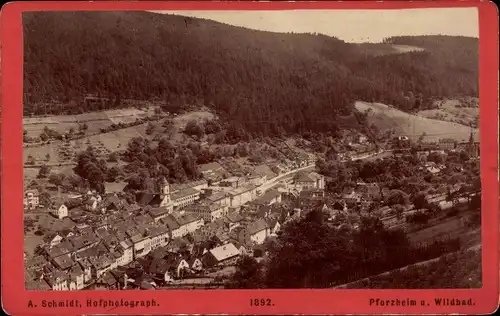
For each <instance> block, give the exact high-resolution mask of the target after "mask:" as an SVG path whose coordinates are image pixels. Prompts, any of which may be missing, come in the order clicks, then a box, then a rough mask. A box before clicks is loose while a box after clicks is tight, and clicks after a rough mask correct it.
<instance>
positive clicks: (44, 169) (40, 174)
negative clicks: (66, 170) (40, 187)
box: [37, 165, 50, 178]
mask: <svg viewBox="0 0 500 316" xmlns="http://www.w3.org/2000/svg"><path fill="white" fill-rule="evenodd" d="M49 173H50V167H48V166H47V165H42V166H41V167H40V170H39V171H38V176H37V177H38V178H47V177H48V175H49Z"/></svg>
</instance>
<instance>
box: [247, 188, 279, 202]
mask: <svg viewBox="0 0 500 316" xmlns="http://www.w3.org/2000/svg"><path fill="white" fill-rule="evenodd" d="M280 196H281V192H279V191H277V190H269V191H267V192H266V193H264V194H263V195H261V196H259V197H258V198H257V199H255V200H254V201H253V203H252V204H268V203H270V202H271V201H272V200H274V199H275V198H277V197H280Z"/></svg>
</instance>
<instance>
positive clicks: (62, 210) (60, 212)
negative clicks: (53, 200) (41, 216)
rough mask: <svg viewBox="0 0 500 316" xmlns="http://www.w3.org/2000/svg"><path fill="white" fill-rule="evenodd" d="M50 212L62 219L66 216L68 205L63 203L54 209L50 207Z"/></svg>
mask: <svg viewBox="0 0 500 316" xmlns="http://www.w3.org/2000/svg"><path fill="white" fill-rule="evenodd" d="M50 213H51V214H52V215H54V216H55V217H57V218H59V219H63V218H65V217H68V207H67V206H66V205H65V204H60V205H58V206H56V207H55V208H54V209H51V210H50Z"/></svg>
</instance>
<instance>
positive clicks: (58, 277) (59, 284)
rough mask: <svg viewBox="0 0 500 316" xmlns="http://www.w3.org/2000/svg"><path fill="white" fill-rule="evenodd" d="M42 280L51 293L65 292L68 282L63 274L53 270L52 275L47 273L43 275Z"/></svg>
mask: <svg viewBox="0 0 500 316" xmlns="http://www.w3.org/2000/svg"><path fill="white" fill-rule="evenodd" d="M44 279H45V281H46V282H47V284H48V285H49V286H50V288H51V289H52V291H67V290H68V281H67V275H66V273H65V272H62V271H60V270H54V271H53V272H52V273H47V274H45V275H44Z"/></svg>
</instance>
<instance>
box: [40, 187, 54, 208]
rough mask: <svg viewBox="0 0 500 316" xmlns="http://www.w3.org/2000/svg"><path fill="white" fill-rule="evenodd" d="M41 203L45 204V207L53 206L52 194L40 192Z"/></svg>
mask: <svg viewBox="0 0 500 316" xmlns="http://www.w3.org/2000/svg"><path fill="white" fill-rule="evenodd" d="M39 203H40V205H43V206H44V207H47V208H49V207H52V200H51V198H50V194H49V192H46V191H44V192H42V193H40V197H39Z"/></svg>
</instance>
